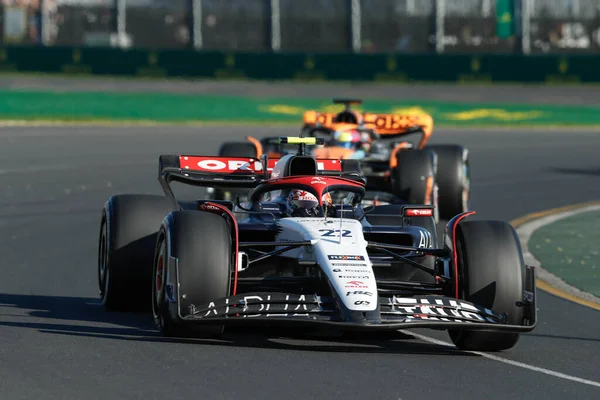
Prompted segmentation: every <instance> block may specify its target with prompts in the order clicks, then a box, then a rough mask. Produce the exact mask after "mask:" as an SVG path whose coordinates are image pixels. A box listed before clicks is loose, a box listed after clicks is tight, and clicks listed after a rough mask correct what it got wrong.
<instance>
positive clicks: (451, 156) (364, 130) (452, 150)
mask: <svg viewBox="0 0 600 400" xmlns="http://www.w3.org/2000/svg"><path fill="white" fill-rule="evenodd" d="M333 102H334V104H343V105H345V108H344V110H343V111H341V112H337V113H331V112H319V111H306V112H305V113H304V116H303V122H304V124H303V132H302V135H301V136H316V137H324V138H325V139H326V144H325V146H322V147H316V148H314V149H313V155H314V156H315V157H317V158H328V159H332V158H337V159H357V160H360V166H361V169H362V173H363V175H364V176H365V177H366V178H367V189H368V191H369V195H368V196H367V197H366V198H365V199H367V200H370V201H371V202H373V203H375V204H381V203H413V204H432V205H436V209H437V210H438V212H439V217H440V218H442V219H446V220H447V219H450V218H452V217H453V216H455V215H457V214H459V213H461V212H465V211H468V209H469V191H470V173H469V160H468V151H467V149H466V148H464V147H462V146H460V145H455V144H444V145H427V143H428V141H429V139H430V137H431V134H432V132H433V118H432V117H431V116H430V115H424V114H405V115H402V114H381V113H368V112H359V111H357V110H353V109H352V108H351V106H352V105H353V104H361V103H362V101H361V100H334V101H333ZM409 134H419V135H420V139H419V141H418V142H417V143H411V142H409V141H406V140H398V139H399V138H401V137H402V138H403V137H405V136H407V135H409ZM246 139H247V141H246V142H229V143H224V144H223V145H222V147H221V150H220V152H219V155H223V156H243V157H245V156H247V157H260V155H261V154H268V155H269V157H270V158H273V157H275V158H277V157H281V156H283V155H285V154H288V153H290V152H293V151H294V149H293V148H289V147H288V148H286V147H283V146H285V145H281V144H279V142H278V141H277V140H275V139H276V138H268V137H267V138H262V139H260V140H258V139H255V138H252V137H247V138H246ZM217 195H218V196H217V197H219V198H220V197H227V196H223V195H224V194H217Z"/></svg>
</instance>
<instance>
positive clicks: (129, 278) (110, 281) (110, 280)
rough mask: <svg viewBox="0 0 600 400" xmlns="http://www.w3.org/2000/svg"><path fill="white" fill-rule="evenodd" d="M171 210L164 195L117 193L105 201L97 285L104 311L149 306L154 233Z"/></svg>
mask: <svg viewBox="0 0 600 400" xmlns="http://www.w3.org/2000/svg"><path fill="white" fill-rule="evenodd" d="M172 209H173V206H172V204H171V201H170V200H169V199H168V198H166V197H164V196H151V195H118V196H112V197H110V198H109V199H108V201H107V202H106V204H105V206H104V209H103V210H102V221H101V224H100V240H99V244H98V286H99V290H100V301H101V303H102V305H103V306H104V307H105V308H106V309H107V310H113V311H125V310H132V309H137V308H140V307H143V306H144V305H145V306H146V307H147V308H149V307H148V305H149V304H150V301H149V299H150V291H149V290H148V287H149V285H150V282H151V280H152V263H153V260H154V247H155V246H156V236H157V235H156V234H157V232H158V229H159V228H160V224H161V223H162V221H163V219H164V217H165V216H166V215H167V214H169V213H170V212H171V211H172Z"/></svg>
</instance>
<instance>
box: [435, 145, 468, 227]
mask: <svg viewBox="0 0 600 400" xmlns="http://www.w3.org/2000/svg"><path fill="white" fill-rule="evenodd" d="M426 148H427V149H430V150H432V151H434V152H435V153H436V154H437V175H436V182H437V184H438V186H439V200H438V201H439V208H440V218H442V219H445V220H450V219H452V218H453V217H454V216H456V215H458V214H461V213H463V212H466V211H469V193H470V183H471V177H470V170H469V153H468V151H467V149H465V148H464V147H462V146H459V145H452V144H451V145H434V146H427V147H426Z"/></svg>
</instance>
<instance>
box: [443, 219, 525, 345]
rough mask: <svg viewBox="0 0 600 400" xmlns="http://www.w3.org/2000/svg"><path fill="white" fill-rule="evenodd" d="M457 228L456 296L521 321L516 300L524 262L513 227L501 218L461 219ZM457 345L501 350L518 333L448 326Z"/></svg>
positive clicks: (519, 298)
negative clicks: (461, 328) (496, 219)
mask: <svg viewBox="0 0 600 400" xmlns="http://www.w3.org/2000/svg"><path fill="white" fill-rule="evenodd" d="M456 229H457V232H456V247H457V248H456V249H455V250H456V251H457V252H458V267H459V277H458V282H459V297H460V298H461V299H463V300H467V301H471V302H473V303H475V304H478V305H481V306H483V307H486V308H488V309H491V310H493V311H495V312H497V313H499V314H503V313H506V314H507V316H508V321H507V322H508V323H509V324H513V325H521V324H522V321H523V315H524V309H523V307H520V306H519V305H518V304H520V302H521V301H522V298H523V292H524V290H525V287H524V282H525V263H524V260H523V253H522V250H521V244H520V241H519V239H518V237H517V234H516V232H515V230H514V228H513V227H512V226H511V225H510V224H509V223H507V222H504V221H465V222H460V223H459V225H458V226H457V228H456ZM449 334H450V338H451V339H452V342H453V343H454V344H455V345H456V346H457V347H458V348H460V349H464V350H476V351H502V350H506V349H509V348H512V347H513V346H515V344H516V343H517V341H518V340H519V334H518V333H510V332H485V331H469V330H456V331H453V330H450V331H449Z"/></svg>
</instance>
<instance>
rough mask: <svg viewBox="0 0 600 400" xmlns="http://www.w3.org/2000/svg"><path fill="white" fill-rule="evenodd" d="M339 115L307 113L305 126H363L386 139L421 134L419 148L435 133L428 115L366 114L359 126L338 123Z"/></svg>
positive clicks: (333, 128)
mask: <svg viewBox="0 0 600 400" xmlns="http://www.w3.org/2000/svg"><path fill="white" fill-rule="evenodd" d="M336 116H337V113H329V112H319V111H306V112H305V113H304V115H303V121H304V126H305V127H307V128H311V127H320V128H326V129H331V130H337V128H340V127H343V128H348V127H351V126H352V125H354V126H356V127H358V126H359V125H361V122H362V126H363V127H364V128H366V129H371V130H373V131H374V132H376V133H377V134H378V135H381V136H382V137H384V138H394V137H398V136H403V135H407V134H411V133H421V134H422V135H423V136H422V138H421V141H420V143H419V148H423V147H424V146H425V144H426V143H427V141H428V140H429V137H430V136H431V134H432V133H433V118H432V117H431V116H430V115H427V114H404V115H403V114H375V113H364V114H362V115H360V114H359V116H361V117H362V121H359V124H348V123H338V122H336V121H335V118H336Z"/></svg>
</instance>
